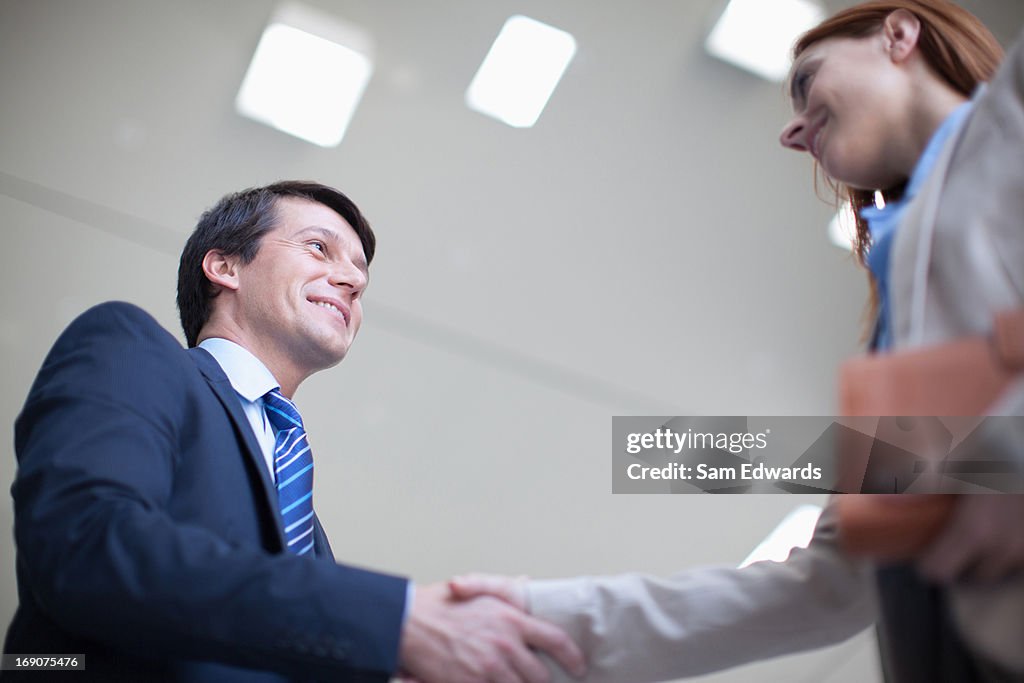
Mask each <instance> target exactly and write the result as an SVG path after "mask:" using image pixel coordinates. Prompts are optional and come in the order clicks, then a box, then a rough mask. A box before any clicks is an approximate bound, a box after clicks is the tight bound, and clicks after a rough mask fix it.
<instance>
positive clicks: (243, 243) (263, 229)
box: [178, 180, 377, 348]
mask: <svg viewBox="0 0 1024 683" xmlns="http://www.w3.org/2000/svg"><path fill="white" fill-rule="evenodd" d="M281 197H298V198H300V199H308V200H310V201H313V202H317V203H319V204H323V205H324V206H326V207H328V208H330V209H333V210H334V211H335V212H337V213H338V215H339V216H341V217H342V218H344V219H345V220H346V221H347V222H348V224H349V225H351V226H352V228H353V229H354V230H355V231H356V235H358V236H359V241H360V242H362V244H363V253H364V254H365V256H366V263H367V265H369V263H370V261H372V260H373V252H374V250H375V248H376V244H377V239H376V237H374V234H373V230H371V229H370V224H369V223H368V222H367V221H366V219H365V218H363V214H362V213H361V212H360V211H359V207H357V206H356V205H355V203H353V202H352V200H351V199H349V198H348V197H346V196H345V195H344V194H342V193H341V192H339V191H338V190H335V189H334V188H332V187H327V186H326V185H321V184H320V183H314V182H311V181H302V180H283V181H281V182H277V183H273V184H272V185H267V186H265V187H252V188H249V189H248V190H242V191H241V192H235V193H233V194H229V195H227V196H226V197H224V198H223V199H221V200H220V201H219V202H217V203H216V204H215V205H214V206H213V207H212V208H210V209H208V210H207V211H206V212H205V213H203V215H202V216H200V217H199V222H198V223H197V224H196V229H195V231H194V232H193V233H192V236H191V237H189V238H188V242H186V243H185V248H184V249H183V250H182V252H181V261H180V262H179V263H178V314H179V315H180V316H181V327H182V329H184V330H185V340H186V341H187V342H188V346H189V348H192V347H193V346H195V345H196V343H197V341H198V337H199V331H200V330H201V329H202V328H203V325H205V324H206V321H207V320H209V319H210V314H211V312H212V311H213V298H214V297H215V296H217V292H218V289H217V287H216V286H215V285H214V284H213V283H212V282H210V281H209V280H208V279H207V278H206V274H205V273H204V272H203V259H204V258H205V257H206V254H207V252H209V251H210V250H211V249H216V250H218V251H220V252H223V253H224V254H225V255H226V256H239V257H240V258H241V260H242V263H250V262H251V261H252V260H253V259H254V258H256V254H257V252H259V249H260V242H261V240H262V239H263V236H264V235H266V234H267V233H268V232H270V231H271V230H272V229H273V228H274V227H275V226H276V224H277V217H278V216H277V210H276V205H277V200H278V199H280V198H281Z"/></svg>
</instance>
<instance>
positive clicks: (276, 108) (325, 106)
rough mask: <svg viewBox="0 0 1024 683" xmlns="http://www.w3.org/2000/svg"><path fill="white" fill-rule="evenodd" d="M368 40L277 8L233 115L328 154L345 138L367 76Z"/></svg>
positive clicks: (320, 16)
mask: <svg viewBox="0 0 1024 683" xmlns="http://www.w3.org/2000/svg"><path fill="white" fill-rule="evenodd" d="M371 54H372V42H371V40H370V37H369V35H368V34H367V33H366V32H364V31H363V30H361V29H360V28H358V27H356V26H353V25H351V24H349V23H347V22H345V21H343V20H342V19H339V18H338V17H335V16H332V15H330V14H326V13H324V12H320V11H318V10H314V9H312V8H310V7H306V6H305V5H301V4H298V3H286V4H283V5H280V6H279V8H278V9H277V11H275V12H274V14H273V16H272V17H271V20H270V22H269V23H268V24H267V28H266V29H265V30H264V31H263V36H262V38H260V42H259V45H258V46H257V47H256V53H255V54H254V55H253V58H252V63H251V64H250V65H249V70H248V71H247V72H246V74H245V79H244V80H243V81H242V87H241V89H240V90H239V91H238V97H237V98H236V100H235V107H236V108H237V110H238V113H240V114H242V115H243V116H246V117H248V118H251V119H253V120H256V121H259V122H260V123H264V124H266V125H268V126H271V127H273V128H276V129H278V130H280V131H283V132H285V133H288V134H289V135H294V136H295V137H298V138H301V139H303V140H306V141H307V142H312V143H313V144H316V145H320V146H321V147H334V146H336V145H337V144H338V143H340V142H341V140H342V138H343V137H344V136H345V131H346V129H347V128H348V124H349V122H350V121H351V120H352V115H353V114H354V113H355V110H356V107H358V105H359V100H360V99H361V98H362V96H363V91H364V90H365V89H366V84H367V83H368V82H369V81H370V75H371V74H372V72H373V62H372V60H371Z"/></svg>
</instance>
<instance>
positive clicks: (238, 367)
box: [4, 182, 582, 683]
mask: <svg viewBox="0 0 1024 683" xmlns="http://www.w3.org/2000/svg"><path fill="white" fill-rule="evenodd" d="M374 246H375V240H374V235H373V232H372V231H371V229H370V226H369V225H368V223H367V222H366V220H365V219H364V218H363V216H362V215H361V213H360V212H359V209H358V208H357V207H356V206H355V205H354V204H353V203H352V202H351V201H350V200H349V199H348V198H347V197H345V195H343V194H341V193H340V192H338V191H337V190H334V189H331V188H328V187H325V186H322V185H319V184H315V183H305V182H282V183H276V184H274V185H270V186H267V187H262V188H254V189H250V190H246V191H243V192H239V193H237V194H232V195H229V196H227V197H225V198H224V199H222V200H221V201H220V202H219V203H218V204H217V205H216V206H214V207H213V208H212V209H210V210H209V211H207V212H206V213H205V214H204V215H203V216H202V217H201V218H200V221H199V224H198V225H197V227H196V230H195V232H194V233H193V234H192V236H191V237H190V239H189V240H188V243H187V245H186V246H185V249H184V251H183V253H182V257H181V263H180V266H179V275H178V308H179V310H180V313H181V321H182V325H183V327H184V330H185V336H186V339H187V342H188V346H189V349H188V350H187V351H186V350H184V349H182V348H181V346H180V345H179V344H178V342H177V341H176V340H175V339H174V338H173V337H172V336H171V335H170V334H169V333H167V332H166V331H165V330H163V329H162V328H161V327H160V326H159V325H158V324H157V323H156V322H155V321H154V320H153V319H152V318H151V317H150V316H149V315H147V314H146V313H145V312H143V311H142V310H140V309H138V308H136V307H134V306H131V305H129V304H124V303H108V304H103V305H100V306H97V307H95V308H93V309H91V310H89V311H87V312H86V313H84V314H83V315H82V316H81V317H79V318H78V319H77V320H75V321H74V322H73V323H72V324H71V325H70V326H69V327H68V329H67V330H66V331H65V332H64V333H63V334H62V335H61V337H60V338H59V339H58V340H57V342H56V344H55V345H54V347H53V349H52V350H51V352H50V354H49V355H48V356H47V358H46V360H45V362H44V364H43V367H42V369H41V370H40V372H39V375H38V377H37V378H36V381H35V383H34V385H33V387H32V389H31V392H30V394H29V397H28V400H27V402H26V404H25V407H24V409H23V411H22V413H21V415H20V416H19V418H18V420H17V423H16V426H15V449H16V452H17V456H18V463H19V466H18V474H17V478H16V480H15V483H14V486H13V487H12V492H13V495H14V503H15V536H16V541H17V549H18V550H17V576H18V593H19V607H18V610H17V613H16V615H15V617H14V620H13V622H12V624H11V626H10V629H9V630H8V633H7V639H6V642H5V644H4V652H6V653H9V654H26V655H27V654H55V653H69V654H70V653H75V654H82V653H84V654H85V660H86V671H85V676H82V675H81V674H76V676H77V677H78V678H80V679H82V680H85V679H86V678H88V679H92V680H103V681H110V680H130V681H141V680H146V681H148V680H167V681H211V682H212V681H218V682H223V681H280V680H284V679H300V680H310V679H318V680H319V679H332V680H342V681H386V680H388V678H389V677H390V676H391V675H392V674H394V673H395V672H396V671H399V670H401V671H402V672H404V673H407V674H409V675H411V676H415V677H416V678H419V679H421V680H423V681H448V682H453V681H454V682H462V681H465V682H467V683H469V682H472V681H485V680H493V681H502V682H504V681H530V682H531V683H532V682H533V681H543V680H546V677H547V673H546V670H545V669H544V667H543V666H542V665H541V664H540V662H539V661H538V660H537V659H536V657H535V655H534V654H533V652H532V651H531V647H536V648H539V649H542V650H546V651H548V652H549V653H550V654H552V655H553V656H555V657H556V659H558V660H559V661H560V662H562V664H563V665H565V666H566V667H569V668H573V669H575V670H579V668H581V667H582V660H581V658H580V655H579V652H578V650H577V649H576V648H575V646H574V645H573V644H572V642H571V641H570V640H569V639H568V638H567V636H565V634H564V633H562V632H561V631H560V630H558V629H556V628H554V627H552V626H550V625H548V624H546V623H543V622H540V621H538V620H536V619H533V618H531V617H529V616H527V615H525V614H523V613H521V612H519V611H517V610H514V609H512V608H510V607H508V606H505V605H503V604H501V603H499V602H498V601H495V600H493V599H484V600H478V601H469V602H454V601H453V600H451V599H450V596H449V593H448V590H447V587H446V586H444V585H431V586H422V587H419V588H418V589H416V590H415V591H413V590H412V589H411V588H410V585H409V583H408V582H407V581H406V580H405V579H402V578H398V577H394V576H388V575H384V574H380V573H375V572H371V571H366V570H362V569H357V568H354V567H348V566H344V565H338V564H335V562H334V561H333V555H332V553H331V549H330V546H329V545H328V543H327V537H326V535H325V534H324V532H323V529H322V528H321V526H320V523H319V521H318V520H317V519H316V516H315V514H313V507H312V473H313V461H312V451H311V450H310V448H309V443H308V440H307V439H306V435H305V430H304V426H303V425H302V420H301V416H300V415H299V413H298V412H297V409H296V407H295V405H294V404H293V403H291V401H290V398H291V397H292V395H293V394H294V393H295V390H296V389H297V388H298V386H299V385H300V384H301V383H302V381H303V380H305V379H306V378H307V377H309V376H310V375H312V374H313V373H314V372H317V371H319V370H323V369H326V368H328V367H331V366H333V365H336V364H337V363H338V362H340V361H341V360H342V358H344V356H345V354H346V352H347V351H348V348H349V346H350V345H351V344H352V341H353V339H354V338H355V335H356V332H357V331H358V329H359V325H360V322H361V320H362V303H361V297H362V293H363V291H364V290H365V288H366V285H367V280H368V265H369V262H370V260H371V259H372V258H373V253H374ZM10 675H11V673H10V672H5V677H6V676H10ZM29 675H31V676H33V678H34V680H40V679H39V678H38V676H39V674H38V673H35V672H33V673H32V674H29Z"/></svg>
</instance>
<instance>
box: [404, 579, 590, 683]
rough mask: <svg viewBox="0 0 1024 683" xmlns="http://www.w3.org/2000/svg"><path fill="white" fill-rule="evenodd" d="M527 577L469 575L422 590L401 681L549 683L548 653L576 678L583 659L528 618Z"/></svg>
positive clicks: (408, 629)
mask: <svg viewBox="0 0 1024 683" xmlns="http://www.w3.org/2000/svg"><path fill="white" fill-rule="evenodd" d="M527 607H528V606H527V598H526V579H525V578H518V579H516V578H509V577H503V576H488V575H469V576H464V577H456V578H455V579H452V580H451V581H449V582H447V583H435V584H430V585H427V586H418V587H417V588H416V593H415V597H414V599H413V604H412V606H411V608H410V609H409V610H408V617H407V619H406V622H405V626H404V627H403V629H402V645H401V650H400V652H399V657H400V660H401V667H402V671H401V677H402V679H403V680H405V681H407V682H413V681H415V682H418V683H546V682H547V681H549V680H550V678H551V676H550V674H549V672H548V669H547V667H546V666H545V665H544V663H543V662H541V660H540V659H539V658H538V657H537V652H536V651H537V650H539V651H543V652H546V653H547V654H548V655H550V656H551V658H552V659H554V661H555V662H557V663H558V664H559V665H560V666H561V667H562V668H563V669H565V670H566V671H567V672H568V673H570V674H571V675H573V676H575V677H580V676H582V675H583V674H584V673H585V672H586V666H585V663H584V660H583V655H582V653H581V652H580V649H579V648H578V647H577V646H576V643H574V642H573V641H572V639H570V638H569V636H568V635H566V633H565V632H564V631H562V630H561V629H560V628H558V627H557V626H554V625H552V624H550V623H548V622H546V621H542V620H540V619H537V618H536V617H533V616H530V615H529V614H528V613H527Z"/></svg>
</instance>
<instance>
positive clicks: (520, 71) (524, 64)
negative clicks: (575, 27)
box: [466, 15, 576, 128]
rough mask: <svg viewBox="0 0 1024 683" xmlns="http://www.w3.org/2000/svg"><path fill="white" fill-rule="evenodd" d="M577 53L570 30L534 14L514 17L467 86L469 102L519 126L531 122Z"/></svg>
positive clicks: (503, 27) (534, 119) (512, 124)
mask: <svg viewBox="0 0 1024 683" xmlns="http://www.w3.org/2000/svg"><path fill="white" fill-rule="evenodd" d="M575 54H576V39H575V38H573V37H572V35H571V34H569V33H566V32H565V31H562V30H561V29H557V28H555V27H553V26H548V25H547V24H544V23H541V22H539V21H537V20H535V19H530V18H529V17H524V16H520V15H516V16H513V17H510V18H509V19H508V21H506V22H505V25H504V26H502V28H501V32H500V33H498V37H497V38H496V39H495V41H494V44H493V45H492V46H491V49H490V51H489V52H488V53H487V56H486V57H485V58H484V61H483V63H482V64H481V65H480V69H479V70H478V71H477V72H476V76H474V77H473V82H472V83H470V85H469V89H468V90H467V91H466V104H467V106H469V107H470V108H471V109H474V110H476V111H478V112H480V113H482V114H487V115H488V116H493V117H494V118H496V119H498V120H499V121H502V122H504V123H507V124H508V125H510V126H513V127H516V128H529V127H530V126H532V125H533V124H535V123H536V122H537V119H538V118H540V114H541V112H542V111H544V107H545V105H547V102H548V99H549V98H550V97H551V93H553V92H554V90H555V87H556V86H557V85H558V81H559V80H560V79H561V78H562V74H563V73H565V69H566V67H568V66H569V62H571V61H572V58H573V56H574V55H575Z"/></svg>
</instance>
